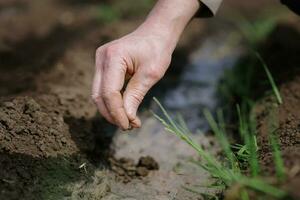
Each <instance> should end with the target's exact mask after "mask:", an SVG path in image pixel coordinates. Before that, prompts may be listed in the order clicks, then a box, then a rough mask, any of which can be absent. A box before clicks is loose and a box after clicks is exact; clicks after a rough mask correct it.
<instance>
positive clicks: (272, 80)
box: [255, 52, 282, 104]
mask: <svg viewBox="0 0 300 200" xmlns="http://www.w3.org/2000/svg"><path fill="white" fill-rule="evenodd" d="M255 55H256V57H257V58H258V60H259V61H260V62H261V64H262V66H263V68H264V70H265V72H266V74H267V77H268V79H269V82H270V84H271V87H272V90H273V92H274V95H275V97H276V99H277V102H278V103H279V104H282V98H281V95H280V93H279V90H278V88H277V86H276V83H275V81H274V78H273V76H272V74H271V72H270V70H269V69H268V67H267V65H266V63H265V61H264V60H263V59H262V57H261V56H260V54H259V53H257V52H256V54H255Z"/></svg>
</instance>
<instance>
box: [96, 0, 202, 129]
mask: <svg viewBox="0 0 300 200" xmlns="http://www.w3.org/2000/svg"><path fill="white" fill-rule="evenodd" d="M199 6H200V4H199V1H198V0H188V1H182V0H159V1H157V3H156V5H155V7H154V8H153V9H152V11H151V12H150V14H149V15H148V17H147V19H146V21H145V22H144V23H143V24H142V25H141V26H140V27H139V28H138V29H137V30H136V31H134V32H133V33H131V34H129V35H127V36H125V37H123V38H121V39H118V40H115V41H112V42H110V43H108V44H105V45H104V46H101V47H99V48H98V49H97V51H96V69H95V77H94V82H93V94H92V97H93V100H94V102H95V103H96V105H97V107H98V109H99V111H100V113H101V114H102V115H103V116H104V117H105V118H106V119H107V120H108V121H109V122H111V123H113V124H115V125H117V126H119V127H121V128H122V129H123V130H127V129H130V128H138V127H140V126H141V121H140V119H139V118H138V117H137V114H136V113H137V109H138V107H139V105H140V103H141V102H142V100H143V98H144V96H145V95H146V93H147V92H148V90H149V89H150V88H151V87H152V86H153V85H154V84H155V83H156V82H157V81H158V80H159V79H161V78H162V77H163V75H164V73H165V72H166V70H167V68H168V66H169V64H170V62H171V56H172V53H173V51H174V49H175V46H176V44H177V42H178V40H179V37H180V35H181V33H182V32H183V30H184V28H185V27H186V25H187V24H188V22H189V21H190V20H191V18H192V17H193V16H194V15H195V13H196V11H197V10H198V9H199ZM126 77H129V78H130V80H129V82H128V84H127V86H126V87H125V78H126ZM123 89H125V91H124V93H122V91H123Z"/></svg>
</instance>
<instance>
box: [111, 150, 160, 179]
mask: <svg viewBox="0 0 300 200" xmlns="http://www.w3.org/2000/svg"><path fill="white" fill-rule="evenodd" d="M109 163H110V167H111V169H112V170H113V171H114V172H115V173H116V175H117V179H119V180H121V181H123V182H124V183H127V182H129V181H131V180H132V179H134V178H140V177H145V176H147V175H148V174H149V173H150V171H152V170H158V169H159V165H158V163H157V162H156V161H155V160H154V158H152V157H151V156H145V157H141V158H140V159H139V161H138V163H135V162H134V160H133V159H130V158H120V159H116V158H114V157H111V158H109Z"/></svg>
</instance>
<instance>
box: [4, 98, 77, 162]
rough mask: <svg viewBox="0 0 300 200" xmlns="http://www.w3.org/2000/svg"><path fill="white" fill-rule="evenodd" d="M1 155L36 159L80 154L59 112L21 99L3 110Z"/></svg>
mask: <svg viewBox="0 0 300 200" xmlns="http://www.w3.org/2000/svg"><path fill="white" fill-rule="evenodd" d="M0 140H1V146H0V152H6V153H20V154H26V155H30V156H33V157H49V156H57V155H58V154H61V155H71V154H73V153H76V152H78V151H79V150H78V148H77V147H76V144H75V143H74V141H73V140H72V139H71V135H70V134H68V126H67V124H66V123H65V122H64V118H63V116H62V114H61V113H60V112H59V111H58V110H52V109H51V108H49V109H47V108H45V107H43V106H42V105H40V104H39V103H38V102H37V101H36V100H35V99H33V98H32V97H18V98H16V99H14V100H12V101H6V102H3V103H2V104H1V106H0Z"/></svg>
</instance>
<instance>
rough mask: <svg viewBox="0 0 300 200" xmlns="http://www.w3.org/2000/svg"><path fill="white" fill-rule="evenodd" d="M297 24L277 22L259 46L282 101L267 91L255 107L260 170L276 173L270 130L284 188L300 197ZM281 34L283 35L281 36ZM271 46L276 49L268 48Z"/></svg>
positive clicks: (299, 109)
mask: <svg viewBox="0 0 300 200" xmlns="http://www.w3.org/2000/svg"><path fill="white" fill-rule="evenodd" d="M299 25H300V24H299V22H297V23H296V24H293V25H292V24H282V25H278V26H277V27H276V28H275V30H274V32H273V33H272V34H271V35H270V37H269V39H268V40H267V41H266V42H265V44H264V45H263V46H262V52H263V53H264V58H265V59H266V62H267V63H268V66H269V68H270V70H271V72H272V74H273V75H274V77H275V80H276V81H277V82H278V83H279V90H280V94H281V96H282V98H283V103H282V104H281V105H278V103H277V102H276V99H275V98H274V96H270V95H268V97H265V98H263V99H262V100H261V101H260V102H259V103H258V105H257V106H256V107H255V112H256V114H257V116H258V127H259V131H258V143H259V146H260V147H261V148H260V151H259V154H260V159H261V164H262V168H263V171H265V172H266V173H267V175H269V176H274V175H275V167H274V166H275V164H274V161H273V155H272V149H271V148H270V145H268V144H269V143H270V142H269V134H270V132H273V133H274V134H275V135H276V137H278V140H279V144H280V149H281V154H282V157H283V160H284V166H285V170H286V173H287V180H286V181H285V182H284V183H283V185H284V188H285V189H286V190H288V191H289V192H290V194H291V195H292V196H293V197H294V199H299V198H300V193H299V182H300V68H299V63H300V59H299V55H298V52H300V43H299V41H300V29H299V27H300V26H299ZM283 38H284V39H283ZM270 49H275V51H272V53H271V52H270Z"/></svg>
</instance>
